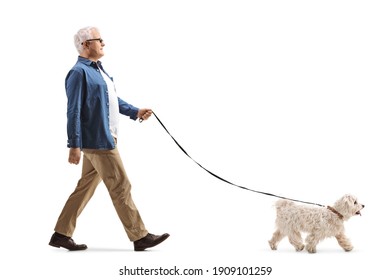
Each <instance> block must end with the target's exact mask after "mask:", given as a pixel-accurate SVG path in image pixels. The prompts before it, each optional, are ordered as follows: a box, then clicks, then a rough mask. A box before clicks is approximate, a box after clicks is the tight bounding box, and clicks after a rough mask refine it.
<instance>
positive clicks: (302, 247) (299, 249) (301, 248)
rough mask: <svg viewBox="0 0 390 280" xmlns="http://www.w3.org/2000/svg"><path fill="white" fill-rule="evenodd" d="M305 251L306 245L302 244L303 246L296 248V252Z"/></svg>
mask: <svg viewBox="0 0 390 280" xmlns="http://www.w3.org/2000/svg"><path fill="white" fill-rule="evenodd" d="M303 249H305V245H303V244H301V245H299V246H296V247H295V250H296V251H297V252H300V251H302V250H303Z"/></svg>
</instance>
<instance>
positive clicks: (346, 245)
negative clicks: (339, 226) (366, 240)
mask: <svg viewBox="0 0 390 280" xmlns="http://www.w3.org/2000/svg"><path fill="white" fill-rule="evenodd" d="M335 237H336V239H337V242H338V243H339V244H340V246H341V248H343V249H344V250H345V251H346V252H349V251H351V250H352V249H353V246H352V244H351V242H350V241H349V239H348V238H347V236H345V234H344V233H340V234H338V235H336V236H335Z"/></svg>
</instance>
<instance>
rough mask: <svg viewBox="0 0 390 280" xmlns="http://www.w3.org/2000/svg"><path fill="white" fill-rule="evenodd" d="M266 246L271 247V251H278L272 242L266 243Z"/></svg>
mask: <svg viewBox="0 0 390 280" xmlns="http://www.w3.org/2000/svg"><path fill="white" fill-rule="evenodd" d="M268 244H269V246H270V247H271V250H277V249H278V246H276V244H274V243H273V242H271V241H268Z"/></svg>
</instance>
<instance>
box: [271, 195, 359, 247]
mask: <svg viewBox="0 0 390 280" xmlns="http://www.w3.org/2000/svg"><path fill="white" fill-rule="evenodd" d="M275 206H276V222H275V224H276V231H275V232H274V234H273V236H272V238H271V240H269V241H268V243H269V245H270V247H271V249H272V250H276V249H277V246H278V244H279V242H280V241H281V240H282V239H283V238H284V237H285V236H287V237H288V239H289V241H290V243H291V244H292V245H293V246H294V248H295V250H297V251H302V250H303V249H304V248H305V245H304V244H303V242H302V237H301V232H304V233H307V236H306V239H305V243H306V250H307V251H308V252H309V253H315V252H316V246H317V244H318V243H319V242H320V241H321V240H323V239H325V238H326V237H332V236H334V237H335V238H336V239H337V241H338V243H339V245H340V246H341V247H342V248H343V249H344V250H345V251H351V250H352V249H353V246H352V244H351V242H350V241H349V239H348V238H347V236H346V235H345V233H344V221H347V220H348V219H349V218H351V217H352V216H355V215H361V214H360V210H362V209H363V208H364V205H363V204H360V203H358V201H357V199H356V197H355V196H353V195H350V194H347V195H344V196H343V197H342V198H340V199H339V200H337V201H336V203H335V204H334V206H333V207H331V206H328V207H327V208H325V207H321V208H318V207H308V206H304V205H297V204H296V203H294V202H292V201H289V200H284V199H281V200H278V201H277V202H276V204H275Z"/></svg>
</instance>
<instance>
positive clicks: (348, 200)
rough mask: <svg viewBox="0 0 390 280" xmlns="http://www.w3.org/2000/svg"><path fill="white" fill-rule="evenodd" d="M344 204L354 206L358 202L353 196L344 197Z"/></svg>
mask: <svg viewBox="0 0 390 280" xmlns="http://www.w3.org/2000/svg"><path fill="white" fill-rule="evenodd" d="M343 200H344V202H345V203H348V204H354V203H355V201H356V197H355V196H353V195H351V194H346V195H344V199H343Z"/></svg>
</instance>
